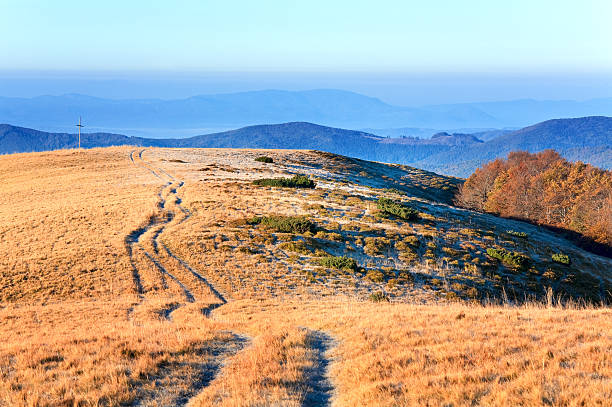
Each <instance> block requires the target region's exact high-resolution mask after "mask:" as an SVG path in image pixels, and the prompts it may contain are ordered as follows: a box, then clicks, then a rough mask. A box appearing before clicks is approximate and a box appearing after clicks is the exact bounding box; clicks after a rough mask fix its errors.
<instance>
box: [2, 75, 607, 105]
mask: <svg viewBox="0 0 612 407" xmlns="http://www.w3.org/2000/svg"><path fill="white" fill-rule="evenodd" d="M270 89H275V90H288V91H303V90H312V89H338V90H344V91H350V92H355V93H360V94H363V95H366V96H370V97H375V98H378V99H380V100H382V101H383V102H385V103H388V104H392V105H398V106H426V105H436V104H455V103H474V102H497V101H509V100H519V99H535V100H576V101H583V100H590V99H598V98H606V97H610V96H612V74H611V75H603V74H602V75H600V76H586V77H585V76H579V75H548V76H538V75H532V76H525V75H523V76H519V75H509V74H508V75H500V74H495V75H493V74H475V73H473V74H466V73H463V74H441V73H438V74H435V73H433V74H432V73H430V74H405V73H404V74H402V73H354V72H353V73H351V72H348V73H344V74H338V73H294V72H254V73H253V72H225V73H223V72H208V73H185V72H153V73H152V72H141V73H135V72H89V71H85V72H67V71H55V72H29V71H22V72H7V71H4V72H2V71H0V97H26V98H30V97H36V96H42V95H64V94H71V93H78V94H83V95H89V96H94V97H101V98H108V99H141V98H142V99H149V98H151V99H182V98H187V97H191V96H196V95H209V94H221V93H237V92H249V91H261V90H270Z"/></svg>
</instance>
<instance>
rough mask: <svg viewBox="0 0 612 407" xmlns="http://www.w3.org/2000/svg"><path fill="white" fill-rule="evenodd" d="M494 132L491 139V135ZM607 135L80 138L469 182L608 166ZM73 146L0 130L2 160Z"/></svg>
mask: <svg viewBox="0 0 612 407" xmlns="http://www.w3.org/2000/svg"><path fill="white" fill-rule="evenodd" d="M491 133H493V134H494V135H495V136H494V137H492V136H491ZM611 134H612V118H610V117H583V118H577V119H556V120H549V121H546V122H542V123H538V124H536V125H533V126H529V127H526V128H524V129H520V130H517V131H512V132H506V131H502V132H492V131H489V132H479V133H474V134H465V133H453V134H449V133H446V132H440V133H436V134H434V135H433V136H432V137H431V138H428V139H427V138H426V139H422V138H413V137H402V138H386V137H380V136H377V135H374V134H371V133H367V132H363V131H355V130H345V129H338V128H333V127H327V126H321V125H317V124H313V123H306V122H290V123H281V124H271V125H256V126H248V127H244V128H240V129H237V130H231V131H226V132H221V133H213V134H207V135H201V136H194V137H189V138H184V139H150V138H141V137H127V136H122V135H117V134H109V133H93V134H84V135H83V139H82V146H83V147H85V148H91V147H105V146H112V145H133V146H146V147H183V148H187V147H190V148H193V147H197V148H201V147H206V148H210V147H231V148H295V149H316V150H322V151H328V152H332V153H336V154H344V155H349V156H353V157H358V158H361V159H366V160H374V161H382V162H397V163H402V164H406V165H413V166H416V167H419V168H424V169H427V170H430V171H436V172H439V173H444V174H449V175H454V176H462V177H467V176H469V175H470V174H471V173H472V172H473V171H474V170H475V169H476V168H477V167H479V166H481V165H482V164H484V163H486V162H487V161H490V160H492V159H495V158H503V157H505V156H506V155H507V154H508V153H509V152H511V151H516V150H526V151H530V152H537V151H541V150H544V149H550V148H552V149H555V150H557V151H559V152H560V153H561V154H562V155H563V156H565V157H566V158H568V159H570V160H581V161H583V162H587V163H590V164H593V165H595V166H598V167H601V168H604V169H607V168H612V147H611V146H612V137H611ZM491 137H492V138H491ZM484 139H486V140H484ZM76 144H77V139H76V136H75V135H70V134H66V133H46V132H41V131H36V130H32V129H26V128H21V127H15V126H10V125H0V153H2V154H6V153H14V152H28V151H45V150H53V149H60V148H74V147H76Z"/></svg>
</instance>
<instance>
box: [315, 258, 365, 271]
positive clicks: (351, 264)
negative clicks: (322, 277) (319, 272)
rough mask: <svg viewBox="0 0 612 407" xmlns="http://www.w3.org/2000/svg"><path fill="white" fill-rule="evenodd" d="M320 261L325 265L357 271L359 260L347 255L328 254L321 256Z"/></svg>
mask: <svg viewBox="0 0 612 407" xmlns="http://www.w3.org/2000/svg"><path fill="white" fill-rule="evenodd" d="M318 263H319V264H320V265H321V266H323V267H328V268H333V269H337V270H349V271H357V262H356V261H355V259H352V258H350V257H346V256H339V257H337V256H326V257H323V258H320V259H319V260H318Z"/></svg>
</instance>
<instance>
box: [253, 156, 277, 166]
mask: <svg viewBox="0 0 612 407" xmlns="http://www.w3.org/2000/svg"><path fill="white" fill-rule="evenodd" d="M255 161H259V162H260V163H267V164H270V163H273V162H274V160H273V159H272V158H271V157H268V156H265V155H262V156H260V157H257V158H255Z"/></svg>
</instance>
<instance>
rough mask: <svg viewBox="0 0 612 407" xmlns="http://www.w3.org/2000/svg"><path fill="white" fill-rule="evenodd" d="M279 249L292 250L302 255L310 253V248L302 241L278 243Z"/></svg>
mask: <svg viewBox="0 0 612 407" xmlns="http://www.w3.org/2000/svg"><path fill="white" fill-rule="evenodd" d="M278 247H279V248H280V249H283V250H286V251H288V252H294V253H299V254H304V255H309V254H312V249H310V248H309V247H308V246H307V245H306V243H304V242H301V241H299V242H283V243H281V244H280V245H278Z"/></svg>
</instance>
